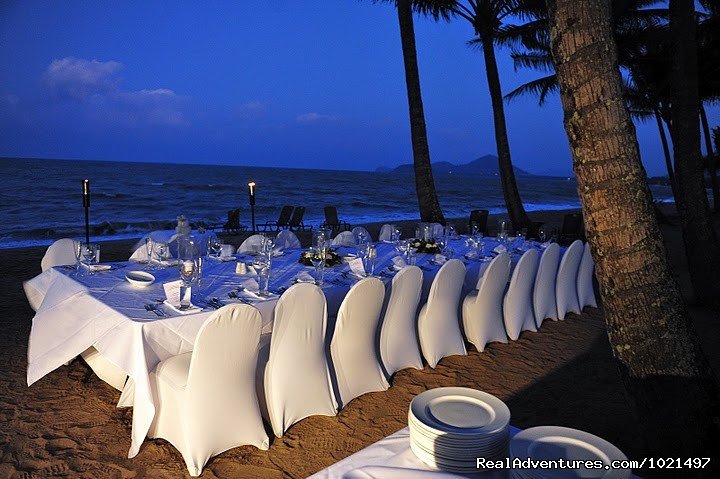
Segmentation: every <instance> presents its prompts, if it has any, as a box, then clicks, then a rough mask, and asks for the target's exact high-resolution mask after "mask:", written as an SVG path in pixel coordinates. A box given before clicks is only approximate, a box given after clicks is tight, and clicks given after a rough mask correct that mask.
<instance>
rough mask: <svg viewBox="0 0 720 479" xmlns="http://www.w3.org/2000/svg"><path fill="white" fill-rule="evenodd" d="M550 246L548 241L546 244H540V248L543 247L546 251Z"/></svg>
mask: <svg viewBox="0 0 720 479" xmlns="http://www.w3.org/2000/svg"><path fill="white" fill-rule="evenodd" d="M548 246H550V242H549V241H546V242H544V243H540V247H541V248H542V249H545V248H547V247H548Z"/></svg>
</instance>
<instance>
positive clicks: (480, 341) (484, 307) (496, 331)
mask: <svg viewBox="0 0 720 479" xmlns="http://www.w3.org/2000/svg"><path fill="white" fill-rule="evenodd" d="M509 276H510V255H509V254H508V253H502V254H499V255H497V256H496V257H495V259H493V260H492V261H491V262H490V265H489V266H488V268H487V270H486V271H485V273H484V274H483V275H482V279H481V280H480V281H479V284H478V291H477V292H475V291H473V292H471V293H470V294H468V295H467V296H466V297H465V300H464V301H463V308H462V313H463V326H464V328H465V336H466V337H467V339H468V341H470V342H471V343H472V344H473V345H475V347H476V348H477V350H478V351H480V352H482V351H484V350H485V345H486V344H487V343H491V342H494V341H497V342H501V343H507V335H506V334H505V327H504V326H503V311H502V303H503V294H504V293H505V288H506V287H507V282H508V277H509Z"/></svg>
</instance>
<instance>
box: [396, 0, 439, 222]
mask: <svg viewBox="0 0 720 479" xmlns="http://www.w3.org/2000/svg"><path fill="white" fill-rule="evenodd" d="M397 11H398V20H399V22H400V40H401V42H402V52H403V61H404V62H405V83H406V84H407V95H408V104H409V107H410V135H411V138H412V149H413V164H414V169H415V190H416V192H417V197H418V206H419V208H420V220H421V221H427V222H434V223H442V224H445V218H444V217H443V213H442V209H440V201H439V200H438V197H437V193H436V191H435V182H434V180H433V175H432V166H431V164H430V148H429V147H428V140H427V129H426V127H425V113H424V111H423V102H422V94H421V92H420V72H419V71H418V63H417V51H416V49H415V27H414V26H413V12H412V2H411V0H398V2H397Z"/></svg>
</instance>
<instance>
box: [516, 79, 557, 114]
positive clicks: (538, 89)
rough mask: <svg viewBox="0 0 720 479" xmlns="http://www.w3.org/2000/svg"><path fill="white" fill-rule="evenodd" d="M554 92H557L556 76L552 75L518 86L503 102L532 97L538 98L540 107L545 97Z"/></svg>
mask: <svg viewBox="0 0 720 479" xmlns="http://www.w3.org/2000/svg"><path fill="white" fill-rule="evenodd" d="M556 91H558V83H557V75H555V74H554V73H553V74H552V75H547V76H544V77H542V78H537V79H535V80H532V81H529V82H527V83H525V84H524V85H520V86H519V87H517V88H515V89H514V90H513V91H511V92H510V93H508V94H507V95H505V101H508V102H510V101H512V100H515V99H516V98H519V97H521V96H523V95H534V96H537V97H538V105H540V106H542V105H543V104H544V103H545V99H546V98H547V95H548V94H550V93H555V92H556Z"/></svg>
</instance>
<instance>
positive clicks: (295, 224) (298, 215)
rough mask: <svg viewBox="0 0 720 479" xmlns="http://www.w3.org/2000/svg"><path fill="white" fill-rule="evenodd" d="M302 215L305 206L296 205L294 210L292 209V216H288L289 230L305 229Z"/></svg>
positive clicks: (303, 214)
mask: <svg viewBox="0 0 720 479" xmlns="http://www.w3.org/2000/svg"><path fill="white" fill-rule="evenodd" d="M303 216H305V207H304V206H296V207H295V210H294V211H293V214H292V217H291V218H290V222H289V223H288V229H289V230H290V231H292V230H297V231H305V223H303Z"/></svg>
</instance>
